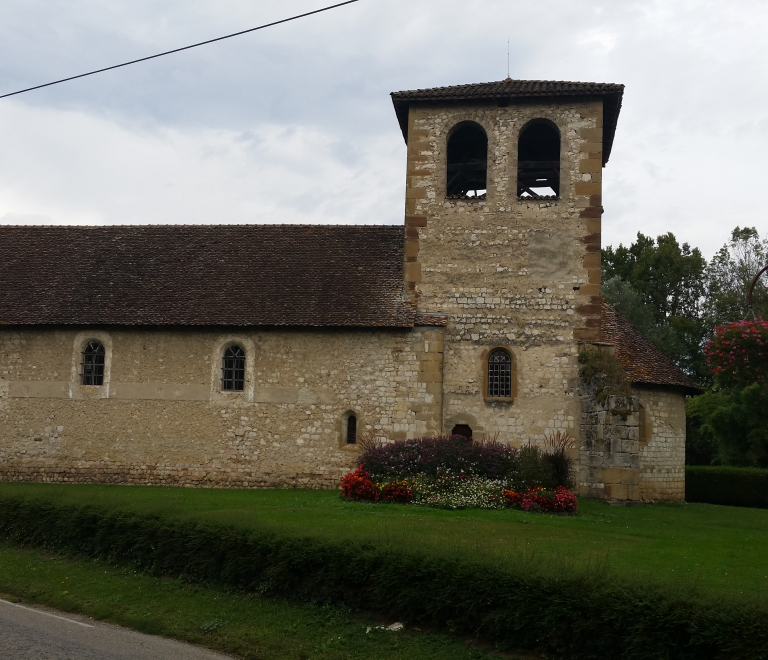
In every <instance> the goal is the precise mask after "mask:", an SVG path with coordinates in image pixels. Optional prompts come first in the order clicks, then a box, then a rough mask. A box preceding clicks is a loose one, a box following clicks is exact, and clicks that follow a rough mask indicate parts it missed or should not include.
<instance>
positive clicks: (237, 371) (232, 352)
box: [221, 346, 245, 392]
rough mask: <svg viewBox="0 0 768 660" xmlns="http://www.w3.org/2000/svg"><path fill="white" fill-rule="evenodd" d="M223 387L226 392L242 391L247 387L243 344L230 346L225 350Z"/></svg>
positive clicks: (222, 370)
mask: <svg viewBox="0 0 768 660" xmlns="http://www.w3.org/2000/svg"><path fill="white" fill-rule="evenodd" d="M221 389H222V390H224V391H225V392H242V391H243V390H244V389H245V351H244V350H243V348H242V347H241V346H230V347H228V348H227V349H226V350H225V351H224V357H223V358H222V365H221Z"/></svg>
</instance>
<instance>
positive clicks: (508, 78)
mask: <svg viewBox="0 0 768 660" xmlns="http://www.w3.org/2000/svg"><path fill="white" fill-rule="evenodd" d="M507 80H512V78H510V77H509V37H507Z"/></svg>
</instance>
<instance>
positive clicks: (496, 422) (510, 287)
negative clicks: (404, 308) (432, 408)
mask: <svg viewBox="0 0 768 660" xmlns="http://www.w3.org/2000/svg"><path fill="white" fill-rule="evenodd" d="M538 118H546V119H549V120H551V121H552V122H554V123H555V124H556V125H557V126H558V128H559V130H560V134H561V190H560V197H559V199H556V200H533V199H518V197H517V185H516V177H517V141H518V135H519V133H520V130H521V129H522V128H523V127H524V126H525V124H526V123H527V122H528V121H530V120H531V119H538ZM466 120H472V121H474V122H477V123H479V124H481V125H482V126H483V128H484V129H485V131H486V133H487V135H488V191H487V196H486V198H485V199H482V198H480V199H448V198H447V197H446V145H447V140H448V137H449V134H450V131H451V129H452V128H453V127H454V126H456V125H457V124H458V123H459V122H462V121H466ZM601 169H602V102H601V101H594V102H592V101H578V100H577V101H574V102H568V101H567V100H566V101H565V102H563V101H562V100H561V101H559V102H551V103H550V102H533V103H515V104H512V105H508V106H506V107H500V106H499V105H497V104H494V103H485V104H477V105H470V104H467V105H445V106H440V105H438V104H429V105H424V106H418V105H415V106H414V105H412V106H411V109H410V116H409V131H408V166H407V185H406V217H405V224H406V232H407V234H406V251H405V259H406V264H405V274H406V280H407V284H408V286H410V287H411V289H410V290H411V292H412V295H413V297H414V298H415V299H417V300H418V305H419V309H420V310H423V311H427V312H446V313H448V314H449V316H450V322H449V324H448V327H447V329H446V340H445V341H446V343H445V373H444V392H445V393H444V396H445V412H444V431H446V432H449V431H450V430H451V428H452V426H453V424H456V423H467V424H469V425H470V426H471V427H472V428H473V430H474V431H475V432H476V433H475V435H476V437H498V438H499V439H500V440H502V441H505V442H510V443H515V444H520V443H526V442H540V441H542V440H543V438H544V434H545V433H546V432H548V431H550V430H552V429H556V428H565V429H568V430H569V432H571V433H572V434H574V435H578V434H579V416H580V407H579V398H578V366H577V364H576V356H577V343H578V341H579V340H584V339H599V314H600V311H599V304H598V303H599V294H600V254H599V252H600V214H601V213H602V207H601V201H600V194H601ZM493 347H504V348H507V349H508V350H509V351H510V352H511V353H512V354H513V356H514V359H515V362H516V365H515V366H516V373H517V385H516V388H514V389H516V396H515V397H514V400H513V401H506V402H505V401H498V400H494V401H491V400H487V399H486V398H485V396H484V392H483V378H484V370H485V364H484V361H485V357H486V356H487V354H488V351H489V350H490V349H492V348H493Z"/></svg>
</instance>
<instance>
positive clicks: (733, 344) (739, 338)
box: [704, 319, 768, 387]
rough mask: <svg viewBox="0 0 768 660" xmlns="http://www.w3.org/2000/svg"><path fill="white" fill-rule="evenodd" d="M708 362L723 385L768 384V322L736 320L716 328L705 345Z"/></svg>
mask: <svg viewBox="0 0 768 660" xmlns="http://www.w3.org/2000/svg"><path fill="white" fill-rule="evenodd" d="M704 353H705V355H706V357H707V364H708V365H709V367H710V369H712V372H713V374H714V376H715V379H716V380H717V382H718V383H719V384H720V385H722V386H723V387H739V386H740V387H744V386H746V385H751V384H752V383H759V384H760V385H766V384H768V321H764V320H763V319H754V320H752V321H736V322H733V323H725V324H723V325H719V326H717V327H716V328H715V336H714V338H713V339H712V340H711V341H709V342H707V345H706V347H705V348H704Z"/></svg>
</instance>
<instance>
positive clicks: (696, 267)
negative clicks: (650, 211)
mask: <svg viewBox="0 0 768 660" xmlns="http://www.w3.org/2000/svg"><path fill="white" fill-rule="evenodd" d="M602 256H603V273H604V277H605V279H609V278H611V277H615V276H616V275H618V276H619V277H621V279H623V280H624V281H625V282H628V283H629V284H630V285H631V286H632V288H633V289H634V290H635V291H637V293H639V294H640V297H641V298H642V300H643V301H644V302H645V303H646V304H648V305H649V306H650V308H651V309H652V310H653V314H654V317H655V319H656V324H657V325H660V324H662V323H664V322H666V321H669V320H670V319H671V318H672V317H678V318H686V319H696V320H698V319H700V318H701V313H702V301H703V297H704V294H705V291H706V289H705V284H704V282H705V277H704V276H705V271H706V267H707V262H706V260H705V259H704V257H703V256H702V254H701V251H700V250H699V249H698V248H691V246H690V245H689V244H688V243H683V244H682V245H680V244H679V243H678V242H677V239H676V238H675V235H674V234H672V233H671V232H670V233H667V234H662V235H661V236H659V237H657V238H656V239H655V240H654V239H653V238H651V237H650V236H645V235H644V234H642V233H640V232H638V234H637V240H636V241H635V242H634V243H632V244H631V245H630V246H629V247H624V246H623V245H619V247H618V248H616V249H615V250H614V249H613V247H612V246H610V245H609V246H608V247H607V248H605V250H603V255H602Z"/></svg>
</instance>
